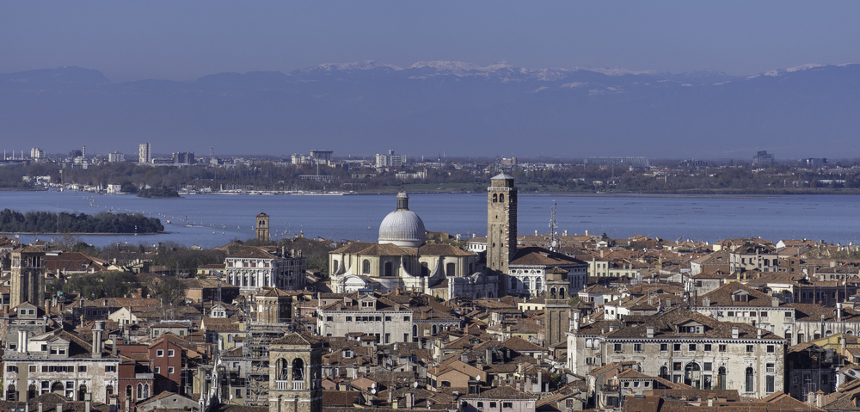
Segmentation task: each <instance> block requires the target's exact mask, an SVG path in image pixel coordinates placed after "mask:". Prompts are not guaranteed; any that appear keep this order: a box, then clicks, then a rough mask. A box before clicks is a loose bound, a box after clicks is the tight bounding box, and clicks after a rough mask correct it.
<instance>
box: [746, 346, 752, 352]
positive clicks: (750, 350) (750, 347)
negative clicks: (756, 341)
mask: <svg viewBox="0 0 860 412" xmlns="http://www.w3.org/2000/svg"><path fill="white" fill-rule="evenodd" d="M752 352H753V345H747V353H752Z"/></svg>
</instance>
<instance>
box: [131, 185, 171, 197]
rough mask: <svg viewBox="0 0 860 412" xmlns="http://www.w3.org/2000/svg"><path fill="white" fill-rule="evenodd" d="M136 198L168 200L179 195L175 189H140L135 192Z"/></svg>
mask: <svg viewBox="0 0 860 412" xmlns="http://www.w3.org/2000/svg"><path fill="white" fill-rule="evenodd" d="M137 197H145V198H150V199H169V198H173V197H179V193H178V192H177V191H176V190H175V189H171V188H169V187H162V188H149V189H140V191H139V192H137Z"/></svg>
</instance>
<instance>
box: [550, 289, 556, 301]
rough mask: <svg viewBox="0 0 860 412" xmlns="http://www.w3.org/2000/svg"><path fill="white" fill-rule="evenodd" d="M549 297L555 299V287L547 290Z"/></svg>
mask: <svg viewBox="0 0 860 412" xmlns="http://www.w3.org/2000/svg"><path fill="white" fill-rule="evenodd" d="M549 295H550V296H551V297H552V298H553V299H555V287H552V288H549Z"/></svg>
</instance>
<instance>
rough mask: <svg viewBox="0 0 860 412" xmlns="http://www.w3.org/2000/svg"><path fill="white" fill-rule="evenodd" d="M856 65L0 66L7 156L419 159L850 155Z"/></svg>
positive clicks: (859, 78)
mask: <svg viewBox="0 0 860 412" xmlns="http://www.w3.org/2000/svg"><path fill="white" fill-rule="evenodd" d="M858 130H860V64H843V65H814V64H810V65H804V66H800V67H795V68H789V69H784V70H773V71H769V72H765V73H760V74H755V75H751V76H745V77H743V76H730V75H726V74H723V73H716V72H694V73H680V74H671V73H658V72H647V71H628V70H623V69H583V68H572V69H527V68H522V67H516V66H512V65H509V64H507V63H504V62H501V63H497V64H493V65H489V66H480V65H476V64H471V63H464V62H452V61H433V62H419V63H415V64H413V65H411V66H409V67H399V66H394V65H388V64H383V63H379V62H375V61H365V62H358V63H349V64H326V65H320V66H316V67H310V68H307V69H302V70H296V71H293V72H290V73H282V72H248V73H244V74H242V73H218V74H212V75H208V76H203V77H201V78H199V79H196V80H193V81H169V80H139V81H129V82H119V83H112V82H111V81H110V80H109V79H108V78H107V77H106V76H105V75H104V74H102V73H101V72H99V71H97V70H92V69H85V68H80V67H61V68H56V69H43V70H31V71H24V72H17V73H7V74H0V142H3V144H2V146H3V147H2V149H4V150H13V149H14V150H18V151H20V150H22V149H23V150H29V148H30V147H40V148H42V149H43V150H45V151H47V152H48V153H55V152H66V151H68V150H70V149H77V148H80V147H81V146H82V145H86V146H87V148H88V152H89V153H94V152H101V153H107V152H113V151H120V152H125V153H129V154H132V153H136V149H137V144H138V143H142V142H149V143H151V144H152V149H153V152H155V153H170V152H179V151H195V152H197V153H198V155H203V154H208V151H209V147H214V148H215V152H216V153H231V154H249V155H250V154H269V155H289V154H291V153H297V152H300V153H307V152H308V151H310V150H312V149H317V150H334V152H335V155H336V156H343V155H346V154H350V153H352V154H364V155H368V154H374V153H384V152H386V151H387V150H389V149H391V150H395V152H397V153H404V154H407V155H409V156H411V157H416V156H422V155H426V156H429V157H431V158H435V157H436V156H438V155H441V154H443V153H444V154H446V155H448V156H453V155H457V156H459V155H463V156H487V157H491V156H503V157H510V156H521V157H529V156H537V155H541V154H542V155H544V156H549V157H562V158H581V157H587V156H647V157H649V158H745V159H750V158H752V156H753V155H754V154H755V152H756V151H757V150H767V151H768V152H770V153H774V154H775V155H776V157H777V159H789V158H803V157H830V158H847V157H856V150H857V149H858V148H860V136H858Z"/></svg>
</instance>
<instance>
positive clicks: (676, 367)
mask: <svg viewBox="0 0 860 412" xmlns="http://www.w3.org/2000/svg"><path fill="white" fill-rule="evenodd" d="M672 370H673V371H679V370H681V362H674V363H672Z"/></svg>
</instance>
